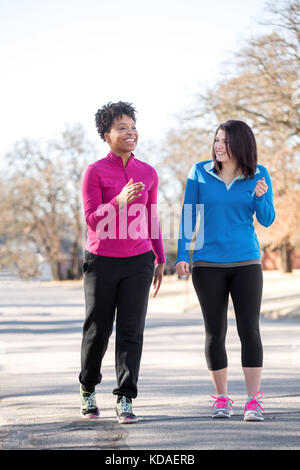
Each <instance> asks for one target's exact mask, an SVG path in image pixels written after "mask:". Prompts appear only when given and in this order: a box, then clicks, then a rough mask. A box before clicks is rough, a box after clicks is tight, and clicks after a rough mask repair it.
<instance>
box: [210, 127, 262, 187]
mask: <svg viewBox="0 0 300 470" xmlns="http://www.w3.org/2000/svg"><path fill="white" fill-rule="evenodd" d="M219 129H222V130H223V131H224V132H225V135H226V140H227V141H228V142H226V143H225V145H226V151H227V154H228V155H230V153H231V154H232V155H233V157H234V158H235V159H236V161H237V165H238V168H239V169H240V170H241V171H242V173H243V175H244V176H245V178H253V176H254V174H255V171H256V167H257V146H256V140H255V136H254V134H253V131H252V129H251V128H250V127H249V126H248V124H246V123H245V122H243V121H236V120H233V119H230V120H229V121H226V122H223V123H222V124H220V125H219V126H218V128H217V130H216V133H215V138H214V143H215V139H216V135H217V133H218V130H219ZM212 156H213V161H214V164H215V171H216V172H217V173H220V172H221V170H222V163H221V162H218V161H217V158H216V154H215V150H214V145H213V149H212Z"/></svg>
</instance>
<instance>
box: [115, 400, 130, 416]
mask: <svg viewBox="0 0 300 470" xmlns="http://www.w3.org/2000/svg"><path fill="white" fill-rule="evenodd" d="M118 406H119V407H120V408H121V410H122V412H123V413H131V412H132V411H131V402H130V401H129V400H127V399H126V397H122V398H121V400H120V401H119V403H118Z"/></svg>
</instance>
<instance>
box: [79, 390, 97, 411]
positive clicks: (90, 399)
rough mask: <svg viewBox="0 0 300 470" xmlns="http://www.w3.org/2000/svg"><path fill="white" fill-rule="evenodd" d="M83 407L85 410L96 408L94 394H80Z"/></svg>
mask: <svg viewBox="0 0 300 470" xmlns="http://www.w3.org/2000/svg"><path fill="white" fill-rule="evenodd" d="M82 397H83V400H84V403H85V406H86V409H87V410H91V409H93V408H97V403H96V392H93V393H91V394H90V395H89V396H87V395H84V394H82Z"/></svg>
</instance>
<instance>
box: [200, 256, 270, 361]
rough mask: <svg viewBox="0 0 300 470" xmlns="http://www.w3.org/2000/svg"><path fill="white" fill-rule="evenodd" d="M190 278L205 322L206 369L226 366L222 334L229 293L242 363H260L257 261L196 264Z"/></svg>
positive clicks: (259, 299)
mask: <svg viewBox="0 0 300 470" xmlns="http://www.w3.org/2000/svg"><path fill="white" fill-rule="evenodd" d="M192 280H193V284H194V288H195V291H196V293H197V296H198V299H199V302H200V306H201V309H202V314H203V319H204V325H205V333H206V338H205V357H206V362H207V366H208V369H209V370H218V369H223V368H225V367H227V365H228V364H227V354H226V349H225V338H226V332H227V309H228V299H229V293H230V295H231V298H232V302H233V306H234V311H235V316H236V323H237V330H238V334H239V338H240V341H241V356H242V366H243V367H262V364H263V347H262V342H261V337H260V331H259V316H260V306H261V297H262V286H263V278H262V269H261V265H260V264H251V265H244V266H238V267H222V268H219V267H218V266H216V267H215V266H213V267H205V266H197V267H195V268H193V270H192Z"/></svg>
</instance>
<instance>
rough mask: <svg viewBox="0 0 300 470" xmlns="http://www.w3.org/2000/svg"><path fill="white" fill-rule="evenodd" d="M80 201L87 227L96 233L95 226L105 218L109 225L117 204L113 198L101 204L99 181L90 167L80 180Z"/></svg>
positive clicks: (115, 212) (93, 169)
mask: <svg viewBox="0 0 300 470" xmlns="http://www.w3.org/2000/svg"><path fill="white" fill-rule="evenodd" d="M82 200H83V209H84V217H85V221H86V223H87V226H88V227H89V228H90V229H91V230H92V231H93V232H96V230H97V225H98V224H99V222H101V220H102V219H103V218H104V217H105V216H106V217H108V218H107V219H106V222H107V223H109V222H110V221H111V220H113V219H114V218H115V217H116V214H117V209H118V204H117V201H116V198H113V199H112V200H111V201H110V202H108V203H107V204H103V203H102V191H101V186H100V181H99V178H98V175H97V172H96V171H95V168H94V167H93V166H92V165H89V166H88V168H87V169H86V171H85V173H84V176H83V180H82Z"/></svg>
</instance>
